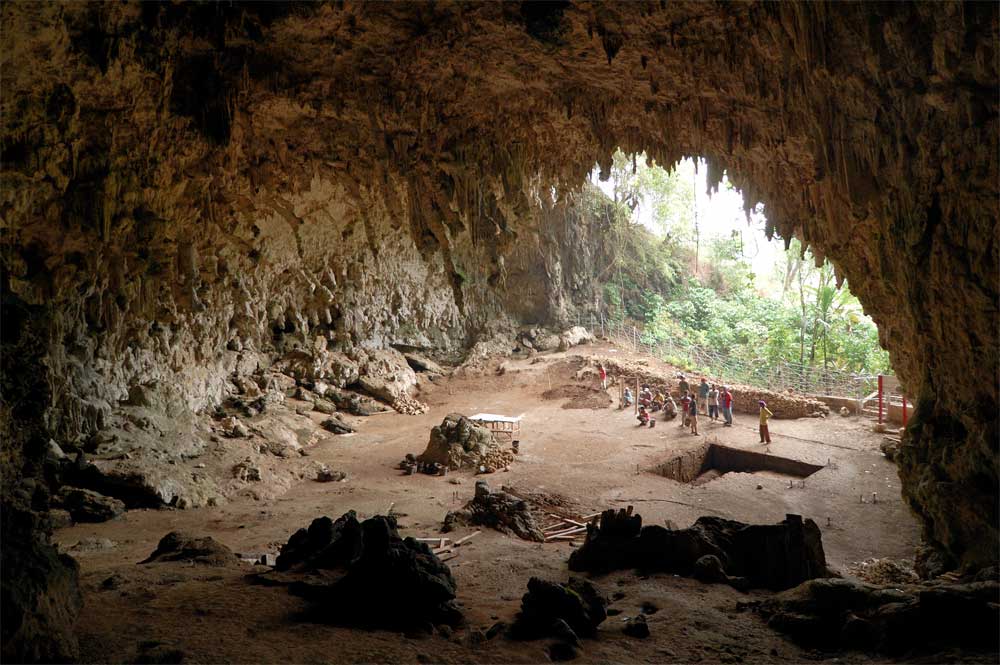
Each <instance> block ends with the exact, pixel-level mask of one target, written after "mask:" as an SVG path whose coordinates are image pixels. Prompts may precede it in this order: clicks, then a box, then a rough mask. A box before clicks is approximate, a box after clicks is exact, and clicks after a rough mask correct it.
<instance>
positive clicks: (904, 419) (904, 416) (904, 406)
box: [903, 395, 906, 427]
mask: <svg viewBox="0 0 1000 665" xmlns="http://www.w3.org/2000/svg"><path fill="white" fill-rule="evenodd" d="M903 427H906V395H903Z"/></svg>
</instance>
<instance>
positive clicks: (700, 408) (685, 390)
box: [677, 374, 733, 434]
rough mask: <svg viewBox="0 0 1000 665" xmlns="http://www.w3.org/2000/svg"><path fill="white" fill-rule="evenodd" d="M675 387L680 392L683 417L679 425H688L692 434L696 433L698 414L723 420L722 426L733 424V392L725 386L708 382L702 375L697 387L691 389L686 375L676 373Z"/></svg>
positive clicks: (715, 419)
mask: <svg viewBox="0 0 1000 665" xmlns="http://www.w3.org/2000/svg"><path fill="white" fill-rule="evenodd" d="M677 378H678V381H677V389H678V390H679V392H680V394H681V409H682V412H683V413H684V419H683V420H682V421H681V427H690V428H691V433H692V434H698V414H699V412H700V413H702V414H703V415H706V416H708V418H709V420H711V421H713V422H716V421H718V420H719V419H722V420H723V423H722V426H723V427H732V426H733V394H732V393H731V392H729V388H728V387H727V386H720V385H716V384H714V383H713V384H709V383H708V381H706V380H705V378H704V377H702V379H701V383H700V384H698V386H697V388H695V389H692V388H691V385H690V384H689V383H688V380H687V377H685V376H684V375H683V374H679V375H678V377H677Z"/></svg>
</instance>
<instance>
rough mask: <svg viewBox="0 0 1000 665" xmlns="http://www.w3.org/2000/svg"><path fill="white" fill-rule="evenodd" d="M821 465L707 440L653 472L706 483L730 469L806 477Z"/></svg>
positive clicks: (662, 464) (673, 477)
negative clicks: (705, 442)
mask: <svg viewBox="0 0 1000 665" xmlns="http://www.w3.org/2000/svg"><path fill="white" fill-rule="evenodd" d="M822 468H823V467H822V466H818V465H816V464H808V463H806V462H800V461H799V460H794V459H789V458H787V457H778V456H777V455H765V454H764V453H757V452H754V451H752V450H744V449H741V448H730V447H728V446H722V445H719V444H717V443H707V444H705V445H703V446H699V447H698V448H694V449H692V450H688V451H686V452H683V453H680V454H679V455H675V456H674V457H671V458H670V459H668V460H667V461H665V462H662V463H661V464H658V465H657V466H655V467H653V469H652V470H653V472H654V473H657V474H659V475H661V476H664V477H666V478H670V479H672V480H676V481H677V482H681V483H691V484H692V485H703V484H704V483H707V482H709V481H711V480H715V479H716V478H718V477H720V476H722V475H725V474H727V473H733V472H735V473H759V474H764V475H772V476H781V477H787V478H807V477H809V476H811V475H812V474H814V473H816V472H817V471H819V470H820V469H822Z"/></svg>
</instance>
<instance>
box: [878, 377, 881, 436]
mask: <svg viewBox="0 0 1000 665" xmlns="http://www.w3.org/2000/svg"><path fill="white" fill-rule="evenodd" d="M878 423H879V425H881V424H882V375H881V374H879V375H878Z"/></svg>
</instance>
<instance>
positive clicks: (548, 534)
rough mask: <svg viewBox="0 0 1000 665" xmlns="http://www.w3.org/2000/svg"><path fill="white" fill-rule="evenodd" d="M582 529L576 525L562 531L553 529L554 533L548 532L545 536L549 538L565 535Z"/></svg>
mask: <svg viewBox="0 0 1000 665" xmlns="http://www.w3.org/2000/svg"><path fill="white" fill-rule="evenodd" d="M580 530H581V529H580V527H578V526H574V527H570V528H568V529H563V530H562V531H553V532H552V533H546V534H545V537H546V538H548V537H549V536H564V535H566V534H567V533H577V532H579V531H580Z"/></svg>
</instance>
